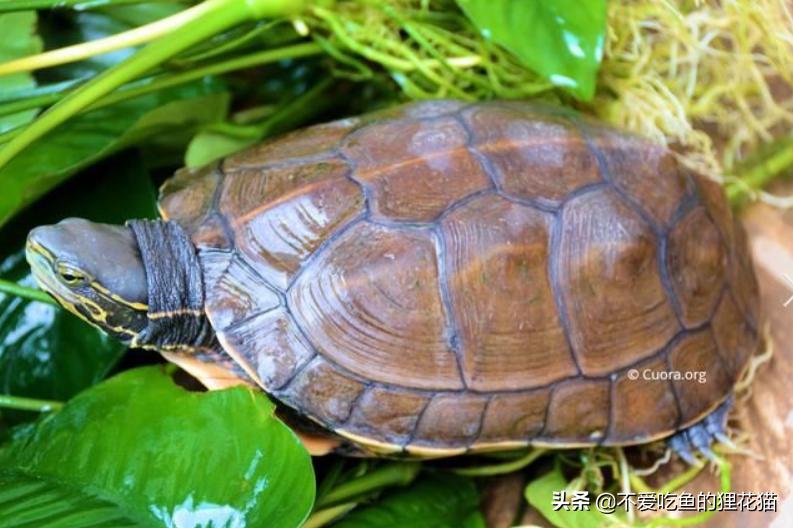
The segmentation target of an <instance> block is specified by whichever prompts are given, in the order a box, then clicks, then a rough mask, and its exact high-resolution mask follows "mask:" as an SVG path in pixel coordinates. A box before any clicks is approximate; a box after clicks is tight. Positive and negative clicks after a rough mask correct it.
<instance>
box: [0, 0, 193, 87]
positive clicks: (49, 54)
mask: <svg viewBox="0 0 793 528" xmlns="http://www.w3.org/2000/svg"><path fill="white" fill-rule="evenodd" d="M204 11H206V7H205V4H198V5H197V6H194V7H191V8H189V9H185V10H184V11H180V12H179V13H176V14H174V15H171V16H169V17H166V18H163V19H162V20H158V21H156V22H152V23H151V24H146V25H144V26H139V27H136V28H135V29H130V30H129V31H123V32H121V33H118V34H116V35H112V36H110V37H105V38H100V39H96V40H92V41H89V42H81V43H80V44H75V45H73V46H65V47H63V48H58V49H55V50H52V51H46V52H44V53H39V54H36V55H30V56H28V57H22V58H21V59H14V60H10V61H8V62H4V63H2V64H0V76H3V75H9V74H12V73H19V72H28V71H33V70H38V69H41V68H48V67H50V66H57V65H59V64H68V63H70V62H77V61H79V60H83V59H87V58H89V57H93V56H95V55H102V54H103V53H110V52H111V51H116V50H119V49H124V48H131V47H133V46H137V45H138V44H144V43H146V42H150V41H152V40H154V39H157V38H160V37H161V36H163V35H167V34H168V33H171V32H173V31H177V30H179V29H181V28H182V27H183V26H184V25H185V24H186V23H187V22H189V21H191V20H193V19H194V18H196V16H201V14H202V13H203V12H204Z"/></svg>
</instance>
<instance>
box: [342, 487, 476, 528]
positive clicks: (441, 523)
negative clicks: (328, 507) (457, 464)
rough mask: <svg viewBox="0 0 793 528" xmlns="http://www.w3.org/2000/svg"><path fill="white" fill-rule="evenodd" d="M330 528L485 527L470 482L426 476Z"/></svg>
mask: <svg viewBox="0 0 793 528" xmlns="http://www.w3.org/2000/svg"><path fill="white" fill-rule="evenodd" d="M333 526H334V528H370V527H373V526H376V527H377V528H403V527H406V526H410V527H411V528H485V521H484V519H483V517H482V514H481V513H480V511H479V493H478V492H477V490H476V486H474V483H473V481H472V480H471V479H468V478H465V477H459V476H456V475H450V474H437V475H427V476H425V477H421V478H419V479H418V480H416V481H414V482H413V484H411V485H410V486H409V487H408V488H405V489H400V490H398V491H395V492H393V493H390V494H388V495H385V496H383V498H381V499H380V500H378V501H376V502H375V503H374V504H371V505H369V506H365V507H362V508H360V509H355V510H353V511H352V513H350V514H349V515H347V516H346V517H344V518H343V519H342V520H341V521H340V522H338V523H336V524H334V525H333Z"/></svg>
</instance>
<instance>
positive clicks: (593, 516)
mask: <svg viewBox="0 0 793 528" xmlns="http://www.w3.org/2000/svg"><path fill="white" fill-rule="evenodd" d="M567 484H568V482H567V480H566V479H565V478H564V475H563V474H562V470H561V468H560V467H559V465H558V464H557V466H556V467H555V468H554V469H553V470H551V471H549V472H548V473H546V474H545V475H543V476H541V477H539V478H536V479H534V480H533V481H531V482H530V483H529V485H528V486H526V493H525V494H526V500H527V501H529V504H531V505H532V506H533V507H534V508H536V509H537V510H538V511H539V512H540V513H541V514H542V515H543V517H545V518H546V519H547V520H548V521H549V522H550V523H551V524H553V525H554V526H556V527H557V528H600V527H602V526H605V525H608V524H610V522H613V519H609V517H607V516H606V515H604V514H602V513H600V512H599V511H598V510H597V509H596V508H595V505H594V501H592V504H591V505H590V508H591V509H590V510H581V511H572V510H570V511H568V510H563V509H561V510H558V511H556V510H554V506H553V504H554V500H553V494H554V492H560V491H565V490H566V488H567ZM566 493H567V495H568V498H569V496H570V493H571V492H569V491H567V492H566Z"/></svg>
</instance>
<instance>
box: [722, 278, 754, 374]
mask: <svg viewBox="0 0 793 528" xmlns="http://www.w3.org/2000/svg"><path fill="white" fill-rule="evenodd" d="M711 324H712V326H713V335H714V338H715V340H716V344H717V345H718V351H719V355H720V356H721V357H722V359H723V362H724V365H725V368H726V370H727V372H728V373H729V375H730V378H731V379H732V380H733V382H735V381H737V380H738V377H739V376H740V375H741V373H742V372H743V370H744V368H746V365H747V364H748V362H749V358H750V357H751V356H752V354H754V353H755V351H756V350H757V348H758V342H759V337H758V334H757V332H756V331H755V330H754V329H752V327H751V326H750V325H749V323H748V321H747V319H746V317H745V316H744V315H743V313H741V310H740V308H739V307H738V305H737V304H736V302H735V300H734V298H733V295H732V294H731V293H729V292H728V293H725V294H724V295H723V296H722V298H721V302H720V303H719V306H718V308H716V313H715V314H714V315H713V322H712V323H711Z"/></svg>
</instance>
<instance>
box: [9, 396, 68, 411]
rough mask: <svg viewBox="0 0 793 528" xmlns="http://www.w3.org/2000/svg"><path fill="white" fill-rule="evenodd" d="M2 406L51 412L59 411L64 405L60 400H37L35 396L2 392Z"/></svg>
mask: <svg viewBox="0 0 793 528" xmlns="http://www.w3.org/2000/svg"><path fill="white" fill-rule="evenodd" d="M0 407H2V408H5V409H17V410H20V411H36V412H51V411H57V410H58V409H60V408H61V407H63V403H62V402H59V401H52V400H37V399H34V398H23V397H21V396H9V395H6V394H0Z"/></svg>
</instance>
